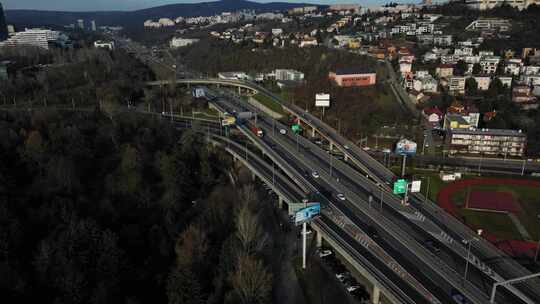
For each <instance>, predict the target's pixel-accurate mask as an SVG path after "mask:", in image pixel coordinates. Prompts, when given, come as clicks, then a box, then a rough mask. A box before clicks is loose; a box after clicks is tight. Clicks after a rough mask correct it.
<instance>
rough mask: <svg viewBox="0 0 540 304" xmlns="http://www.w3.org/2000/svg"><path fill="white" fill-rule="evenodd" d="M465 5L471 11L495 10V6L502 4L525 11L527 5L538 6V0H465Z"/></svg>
mask: <svg viewBox="0 0 540 304" xmlns="http://www.w3.org/2000/svg"><path fill="white" fill-rule="evenodd" d="M465 3H467V6H468V7H469V8H472V9H476V10H481V11H483V10H488V9H492V8H495V7H497V6H501V5H503V4H506V5H510V6H511V7H515V8H517V9H519V10H522V9H526V8H527V7H529V5H531V4H533V3H536V4H538V3H539V1H538V0H465Z"/></svg>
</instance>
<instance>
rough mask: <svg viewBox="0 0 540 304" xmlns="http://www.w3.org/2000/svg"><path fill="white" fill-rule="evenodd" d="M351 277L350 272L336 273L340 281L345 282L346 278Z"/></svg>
mask: <svg viewBox="0 0 540 304" xmlns="http://www.w3.org/2000/svg"><path fill="white" fill-rule="evenodd" d="M350 277H351V274H350V273H348V272H341V273H337V274H336V278H337V279H338V280H339V281H340V282H344V281H345V280H347V279H348V278H350Z"/></svg>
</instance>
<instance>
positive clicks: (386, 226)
mask: <svg viewBox="0 0 540 304" xmlns="http://www.w3.org/2000/svg"><path fill="white" fill-rule="evenodd" d="M232 110H234V109H229V111H232ZM236 110H240V109H236ZM265 120H266V118H263V116H261V117H260V118H259V119H258V126H259V127H263V129H264V130H265V132H266V134H267V135H266V136H265V138H269V137H272V134H275V133H278V134H279V132H277V131H273V128H272V127H273V124H275V122H272V123H269V122H266V126H265V125H264V123H265ZM283 127H284V126H281V125H277V126H276V128H278V130H279V128H283ZM285 128H286V127H285ZM285 137H287V136H282V135H278V136H277V137H276V138H285ZM298 140H299V141H300V142H301V144H300V143H299V145H298V147H300V151H299V152H296V153H292V154H291V155H293V156H298V155H299V154H302V156H305V155H304V154H303V152H304V150H306V147H305V146H304V144H305V143H306V142H307V143H309V144H311V145H312V146H311V147H308V150H309V151H310V153H314V152H313V151H316V150H317V149H319V150H320V148H319V147H317V146H316V145H314V144H312V143H310V142H309V141H307V140H305V139H304V138H301V137H299V139H298ZM295 141H296V139H294V138H289V143H288V144H286V143H283V142H281V143H272V142H270V145H271V146H273V147H274V150H276V149H279V147H284V148H285V150H288V151H295ZM321 154H322V155H324V156H323V158H326V159H328V154H327V153H326V152H324V151H322V150H321V151H319V157H321V156H320V155H321ZM307 158H309V157H307ZM291 161H292V162H295V163H302V162H305V160H303V159H302V157H297V158H296V159H292V160H291ZM335 165H336V166H337V167H340V166H341V167H342V168H343V167H345V168H348V169H349V170H352V169H351V168H350V167H348V166H347V165H346V164H343V163H340V162H338V161H336V162H335ZM323 166H324V167H325V168H326V169H325V168H321V167H317V165H316V164H314V163H305V166H304V169H300V170H305V168H311V170H315V169H313V168H317V170H318V172H319V173H320V174H321V173H323V172H325V171H328V170H329V165H328V164H324V165H323ZM342 168H341V169H342ZM301 172H302V171H301ZM310 172H311V171H310ZM339 172H340V170H339V169H338V168H334V176H333V178H335V177H336V174H339V175H340V178H341V180H340V184H347V183H349V184H350V181H347V174H344V175H342V174H341V173H339ZM353 172H354V171H353ZM325 173H327V172H325ZM356 175H359V174H358V173H357V172H356ZM352 176H354V175H352ZM357 177H358V176H355V178H357ZM321 178H322V179H325V174H321ZM333 178H329V177H327V179H328V180H330V181H331V182H335V180H334V179H333ZM360 178H363V179H366V178H365V177H363V176H362V175H360ZM340 186H341V185H337V186H336V185H334V187H335V188H338V190H336V191H338V192H337V193H345V194H346V197H347V198H351V197H352V198H355V199H354V201H355V202H358V201H361V200H363V201H364V202H363V205H361V206H356V207H357V208H359V209H362V208H365V207H367V203H366V201H367V195H364V196H363V198H360V197H355V193H354V192H349V193H347V191H348V189H346V188H343V187H341V189H340ZM326 187H332V186H331V185H327V186H326ZM356 190H357V191H358V189H356ZM372 190H373V189H372ZM377 190H378V189H377ZM371 193H372V192H371ZM364 194H365V193H364ZM392 197H393V196H392V195H388V194H385V200H386V199H387V198H392ZM373 204H375V202H374V203H373ZM384 205H385V209H384V210H385V211H386V210H387V209H386V207H388V206H400V205H399V201H394V202H386V201H385V202H384ZM401 212H403V211H400V212H395V213H394V216H395V215H396V214H397V215H398V216H402V214H401ZM348 216H349V217H350V218H354V216H353V215H352V214H349V215H348ZM371 216H372V218H371V221H372V222H373V223H378V224H381V223H383V225H381V226H382V231H392V230H393V229H396V230H399V229H398V228H397V227H394V226H395V225H393V223H392V221H388V222H385V218H384V217H382V218H381V217H376V216H377V215H371ZM416 216H417V215H415V214H409V217H408V218H414V217H416ZM392 220H393V221H395V219H392ZM366 221H367V220H366V219H365V218H362V219H358V220H355V221H354V222H355V223H359V222H366ZM401 221H402V222H403V220H401ZM409 226H410V224H409ZM392 227H393V229H390V228H392ZM435 228H436V227H435ZM409 234H413V235H414V234H415V231H414V230H413V231H407V232H405V233H400V234H398V235H395V236H394V240H393V241H394V242H398V243H399V242H401V248H400V250H401V251H403V250H405V252H407V251H408V248H410V247H414V246H416V249H415V251H414V254H412V255H410V256H409V259H411V260H413V261H414V262H413V263H410V265H409V266H410V267H411V268H416V267H417V265H421V264H422V262H421V261H417V260H416V258H418V256H420V255H419V254H418V253H419V252H421V251H424V254H425V256H424V258H425V259H427V260H429V259H430V258H431V259H433V257H432V254H431V253H429V252H426V251H427V250H426V249H425V248H424V247H423V246H422V244H419V241H415V240H412V239H408V240H407V238H408V236H409ZM416 234H417V233H416ZM384 239H387V238H384ZM425 239H426V236H419V237H418V240H422V241H423V240H425ZM404 240H406V241H404ZM391 247H396V244H395V243H394V244H393V245H392V246H390V248H391ZM385 249H387V248H385ZM400 257H401V256H400ZM454 258H455V257H454ZM400 261H402V260H400ZM424 263H425V264H426V265H428V266H429V265H437V267H436V268H435V269H437V270H438V269H439V268H441V267H442V266H441V265H445V263H442V262H440V261H428V262H424ZM464 264H465V262H462V264H461V265H464ZM447 268H448V272H447V273H438V276H439V277H441V280H440V281H444V279H442V278H443V277H446V278H448V277H452V276H453V277H454V283H453V284H452V285H446V286H445V287H444V288H445V289H446V290H447V292H449V291H450V289H451V288H452V286H453V287H460V286H459V285H461V279H460V278H459V274H457V273H456V272H455V271H452V270H451V268H450V267H447ZM428 270H429V269H423V270H422V271H418V270H413V271H415V272H416V273H415V277H421V276H423V274H424V273H427V272H426V271H428ZM432 270H433V269H432ZM435 277H437V274H436V273H433V274H431V275H430V276H429V277H425V281H430V280H432V279H433V278H435ZM480 283H484V284H485V282H483V281H481V282H480ZM488 283H489V282H488ZM431 288H434V287H433V286H431ZM470 288H472V289H474V288H475V287H474V286H471V287H470ZM473 293H477V294H481V293H484V292H482V291H474V292H473ZM471 297H473V296H472V295H471ZM478 303H481V300H478Z"/></svg>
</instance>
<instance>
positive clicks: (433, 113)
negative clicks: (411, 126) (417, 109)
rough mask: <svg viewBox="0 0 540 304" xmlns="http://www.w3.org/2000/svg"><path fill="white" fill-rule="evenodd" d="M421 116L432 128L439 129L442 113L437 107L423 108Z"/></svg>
mask: <svg viewBox="0 0 540 304" xmlns="http://www.w3.org/2000/svg"><path fill="white" fill-rule="evenodd" d="M422 115H423V116H424V117H425V118H426V119H427V121H428V122H429V123H430V124H431V125H432V126H433V127H440V124H441V120H442V118H443V113H442V112H441V110H440V109H439V108H438V107H436V106H435V107H431V108H425V109H424V110H423V111H422Z"/></svg>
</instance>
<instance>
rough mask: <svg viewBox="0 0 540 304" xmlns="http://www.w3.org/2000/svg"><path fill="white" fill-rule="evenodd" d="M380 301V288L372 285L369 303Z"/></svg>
mask: <svg viewBox="0 0 540 304" xmlns="http://www.w3.org/2000/svg"><path fill="white" fill-rule="evenodd" d="M380 301H381V290H380V289H379V287H378V286H377V285H375V284H374V285H373V290H372V292H371V303H372V304H379V303H380Z"/></svg>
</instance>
